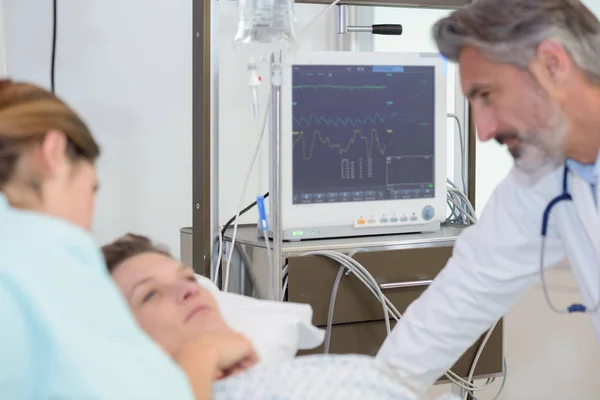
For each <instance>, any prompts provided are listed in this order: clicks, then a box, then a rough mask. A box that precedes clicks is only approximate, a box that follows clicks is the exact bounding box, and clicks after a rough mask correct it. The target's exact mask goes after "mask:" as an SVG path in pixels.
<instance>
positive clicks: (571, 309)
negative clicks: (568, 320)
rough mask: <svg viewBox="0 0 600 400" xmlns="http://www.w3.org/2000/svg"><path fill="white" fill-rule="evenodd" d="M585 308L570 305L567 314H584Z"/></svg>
mask: <svg viewBox="0 0 600 400" xmlns="http://www.w3.org/2000/svg"><path fill="white" fill-rule="evenodd" d="M586 310H587V309H586V307H585V306H584V305H583V304H571V305H570V306H569V307H568V308H567V311H568V312H569V313H578V312H580V313H584V312H586Z"/></svg>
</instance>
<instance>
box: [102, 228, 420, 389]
mask: <svg viewBox="0 0 600 400" xmlns="http://www.w3.org/2000/svg"><path fill="white" fill-rule="evenodd" d="M102 250H103V253H104V256H105V258H106V262H107V266H108V268H109V271H110V273H111V274H112V277H113V279H114V280H115V282H116V284H117V286H118V287H119V289H120V290H121V292H122V294H123V296H124V297H125V299H126V300H127V302H128V304H129V306H130V307H131V310H132V312H133V314H134V315H135V317H136V319H137V321H138V323H139V324H140V326H141V327H142V328H143V329H144V330H145V331H146V333H147V334H148V335H149V336H150V337H152V339H154V341H155V342H156V343H157V344H158V345H159V346H161V347H162V348H163V349H164V350H165V351H167V352H168V353H169V354H171V355H172V356H173V357H174V359H176V360H179V359H180V355H181V353H182V352H185V351H186V350H185V349H186V344H188V343H190V342H191V341H194V340H197V339H198V338H202V337H211V336H212V337H219V338H220V339H221V342H220V345H222V344H223V343H224V344H225V346H224V347H223V348H224V349H227V347H228V346H227V343H228V342H227V341H228V340H232V342H231V347H234V344H235V345H236V346H237V345H239V343H240V342H239V340H240V338H239V336H238V334H237V333H235V332H233V330H232V329H231V328H230V327H229V326H228V325H227V324H226V323H225V320H224V319H223V316H222V315H221V312H220V310H219V308H218V306H217V302H216V301H215V299H214V297H213V296H212V295H211V294H210V292H209V291H207V290H205V289H203V288H201V287H200V286H199V285H198V284H197V281H196V278H195V274H194V273H193V271H192V269H191V268H188V267H185V266H183V265H181V264H180V263H178V262H177V261H175V260H174V259H173V258H172V257H171V256H170V255H169V253H168V252H166V251H165V250H164V249H161V248H159V247H156V246H154V245H153V244H152V242H151V241H150V240H149V239H147V238H145V237H143V236H137V235H126V236H124V237H122V238H120V239H118V240H117V241H115V242H113V243H111V244H109V245H106V246H104V247H103V248H102ZM229 338H230V339H229ZM242 340H243V339H242ZM248 346H250V349H248V350H247V351H246V354H245V356H244V357H243V358H242V359H241V360H239V362H236V363H235V364H234V365H233V366H232V367H228V368H226V369H222V368H219V366H218V365H214V366H210V368H211V369H213V370H214V371H213V373H212V374H211V376H212V380H213V383H212V385H210V382H206V385H208V386H209V387H210V386H212V398H213V399H215V400H225V399H228V400H229V399H231V400H237V399H245V400H252V399H257V400H258V399H278V400H296V399H298V400H301V399H302V400H306V399H328V400H336V399H357V400H358V399H361V400H362V399H365V398H368V399H372V400H387V399H390V400H391V399H394V400H416V399H419V398H420V397H419V396H418V395H416V394H415V393H414V392H413V391H411V390H410V389H409V388H408V387H407V385H405V384H403V383H402V381H401V379H400V378H399V377H398V376H396V375H395V374H394V373H393V372H392V370H391V369H390V368H387V367H386V366H385V365H382V364H380V363H379V362H377V361H375V359H373V358H372V357H367V356H359V355H344V356H341V355H340V356H333V355H315V356H304V357H298V358H296V359H294V360H292V361H289V362H282V363H278V364H266V365H261V364H259V363H258V361H259V360H258V356H257V355H256V352H254V351H253V350H252V348H251V345H250V344H248ZM188 358H189V357H188ZM196 358H197V360H192V361H193V362H197V363H198V365H199V366H201V365H206V364H207V363H208V361H207V359H206V358H203V357H202V354H199V355H198V356H197V357H196ZM186 362H189V359H188V360H187V361H186ZM188 374H189V373H188ZM198 379H200V378H198V377H193V376H190V381H192V382H193V384H194V382H195V381H197V380H198ZM202 379H205V378H201V379H200V380H202ZM206 379H210V378H206ZM201 383H202V382H201ZM208 395H209V396H210V395H211V394H210V393H208ZM206 398H208V397H206Z"/></svg>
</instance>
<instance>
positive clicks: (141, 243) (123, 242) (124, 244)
mask: <svg viewBox="0 0 600 400" xmlns="http://www.w3.org/2000/svg"><path fill="white" fill-rule="evenodd" d="M102 253H103V254H104V259H105V260H106V266H107V267H108V272H110V273H112V272H113V271H114V270H115V269H116V268H117V267H118V266H119V264H121V263H123V262H125V261H127V260H129V259H130V258H132V257H135V256H137V255H140V254H143V253H158V254H163V255H165V256H167V257H172V256H171V254H170V253H169V251H168V250H167V248H165V247H163V246H159V245H156V244H154V243H152V241H151V240H150V239H149V238H147V237H146V236H142V235H136V234H133V233H128V234H126V235H124V236H121V237H120V238H118V239H117V240H115V241H114V242H112V243H109V244H107V245H104V246H102Z"/></svg>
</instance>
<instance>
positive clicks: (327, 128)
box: [292, 65, 435, 204]
mask: <svg viewBox="0 0 600 400" xmlns="http://www.w3.org/2000/svg"><path fill="white" fill-rule="evenodd" d="M434 73H435V71H434V67H433V66H404V67H403V66H364V65H362V66H332V65H297V66H294V67H293V69H292V117H293V118H292V119H293V122H292V146H293V156H292V157H293V203H294V204H310V203H337V202H348V201H372V200H390V199H410V198H430V197H434V194H435V193H434V189H435V188H434V171H435V169H434V163H435V157H434V148H435V126H434V115H435V113H434V111H435V110H434V108H435V86H434V84H435V77H434Z"/></svg>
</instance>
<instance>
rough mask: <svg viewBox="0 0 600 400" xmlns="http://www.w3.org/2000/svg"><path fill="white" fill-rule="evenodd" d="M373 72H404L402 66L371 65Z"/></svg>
mask: <svg viewBox="0 0 600 400" xmlns="http://www.w3.org/2000/svg"><path fill="white" fill-rule="evenodd" d="M373 72H404V67H397V66H381V67H373Z"/></svg>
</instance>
